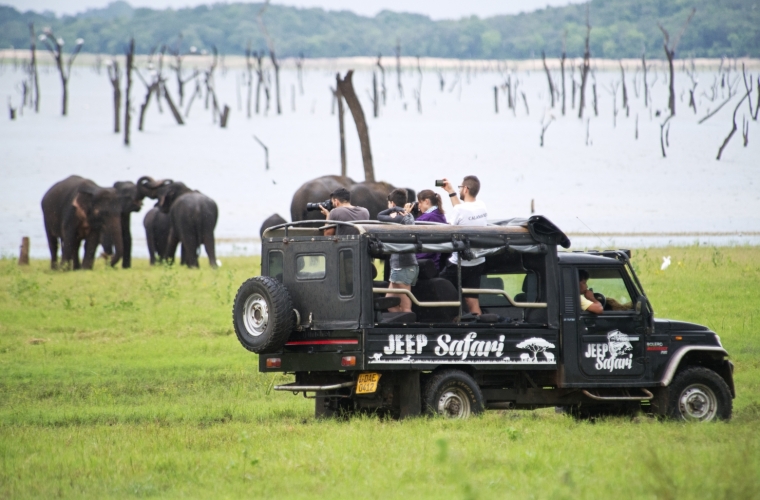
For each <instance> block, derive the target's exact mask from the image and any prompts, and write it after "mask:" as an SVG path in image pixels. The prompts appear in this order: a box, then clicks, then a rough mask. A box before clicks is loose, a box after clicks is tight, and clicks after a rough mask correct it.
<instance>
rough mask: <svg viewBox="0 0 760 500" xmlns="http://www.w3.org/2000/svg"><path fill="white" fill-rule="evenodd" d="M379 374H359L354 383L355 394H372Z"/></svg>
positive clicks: (375, 388)
mask: <svg viewBox="0 0 760 500" xmlns="http://www.w3.org/2000/svg"><path fill="white" fill-rule="evenodd" d="M379 380H380V374H379V373H360V374H359V380H357V382H356V394H372V393H373V392H375V391H376V390H377V382H378V381H379Z"/></svg>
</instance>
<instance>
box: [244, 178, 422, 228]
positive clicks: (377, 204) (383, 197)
mask: <svg viewBox="0 0 760 500" xmlns="http://www.w3.org/2000/svg"><path fill="white" fill-rule="evenodd" d="M338 188H346V189H347V190H348V191H349V192H350V193H351V204H352V205H355V206H359V207H364V208H366V209H367V210H368V211H369V216H370V219H376V218H377V214H378V212H381V211H383V210H385V209H386V208H388V194H390V192H391V191H393V190H394V189H396V188H395V187H394V186H393V185H391V184H388V183H387V182H356V181H354V180H353V179H351V178H350V177H345V176H340V175H325V176H323V177H319V178H317V179H313V180H311V181H308V182H306V183H305V184H303V185H302V186H301V187H300V188H298V190H297V191H296V192H295V194H294V195H293V200H292V201H291V203H290V217H291V220H292V221H293V222H296V221H301V220H319V219H324V218H325V217H324V216H323V215H322V212H320V211H318V210H314V211H311V212H310V211H308V210H306V204H307V203H316V202H320V201H325V200H327V199H328V198H329V197H330V193H332V192H333V191H335V190H336V189H338ZM406 191H407V195H408V199H409V200H414V199H415V197H416V195H415V192H414V190H412V189H409V188H406ZM285 222H286V220H285V219H283V218H282V217H281V216H280V215H278V214H274V215H272V216H271V217H269V218H268V219H267V220H265V221H264V223H263V224H262V225H261V230H260V231H259V235H260V236H261V235H263V234H264V230H265V229H267V228H268V227H272V226H274V225H277V224H283V223H285Z"/></svg>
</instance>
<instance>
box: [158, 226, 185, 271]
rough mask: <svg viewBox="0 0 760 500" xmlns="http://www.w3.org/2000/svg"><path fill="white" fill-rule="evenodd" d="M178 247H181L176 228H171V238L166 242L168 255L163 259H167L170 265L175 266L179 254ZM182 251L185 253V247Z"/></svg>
mask: <svg viewBox="0 0 760 500" xmlns="http://www.w3.org/2000/svg"><path fill="white" fill-rule="evenodd" d="M177 245H179V238H178V237H177V232H176V231H175V230H174V228H171V229H170V230H169V237H168V238H167V240H166V253H165V254H164V255H163V258H164V259H166V261H167V262H168V263H169V264H174V255H175V254H176V253H177ZM182 251H183V252H184V245H183V248H182Z"/></svg>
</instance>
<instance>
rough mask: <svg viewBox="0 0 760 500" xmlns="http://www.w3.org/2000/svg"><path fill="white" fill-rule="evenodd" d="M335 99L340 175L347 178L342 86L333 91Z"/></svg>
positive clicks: (337, 80) (337, 76) (336, 79)
mask: <svg viewBox="0 0 760 500" xmlns="http://www.w3.org/2000/svg"><path fill="white" fill-rule="evenodd" d="M335 81H336V84H337V83H340V73H338V74H336V75H335ZM331 90H332V93H333V97H334V98H335V100H336V101H337V102H338V131H339V133H340V175H342V176H343V177H345V176H346V175H348V174H347V165H346V128H345V124H344V121H343V114H344V110H343V96H342V95H341V93H340V85H336V87H335V89H331Z"/></svg>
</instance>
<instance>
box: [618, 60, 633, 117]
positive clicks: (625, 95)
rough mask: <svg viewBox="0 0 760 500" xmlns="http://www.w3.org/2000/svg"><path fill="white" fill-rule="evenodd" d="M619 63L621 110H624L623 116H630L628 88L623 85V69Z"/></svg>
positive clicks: (621, 62) (621, 63)
mask: <svg viewBox="0 0 760 500" xmlns="http://www.w3.org/2000/svg"><path fill="white" fill-rule="evenodd" d="M619 62H620V81H621V83H622V84H623V109H625V116H630V111H631V110H630V109H629V107H628V88H627V87H626V85H625V68H623V61H619Z"/></svg>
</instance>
